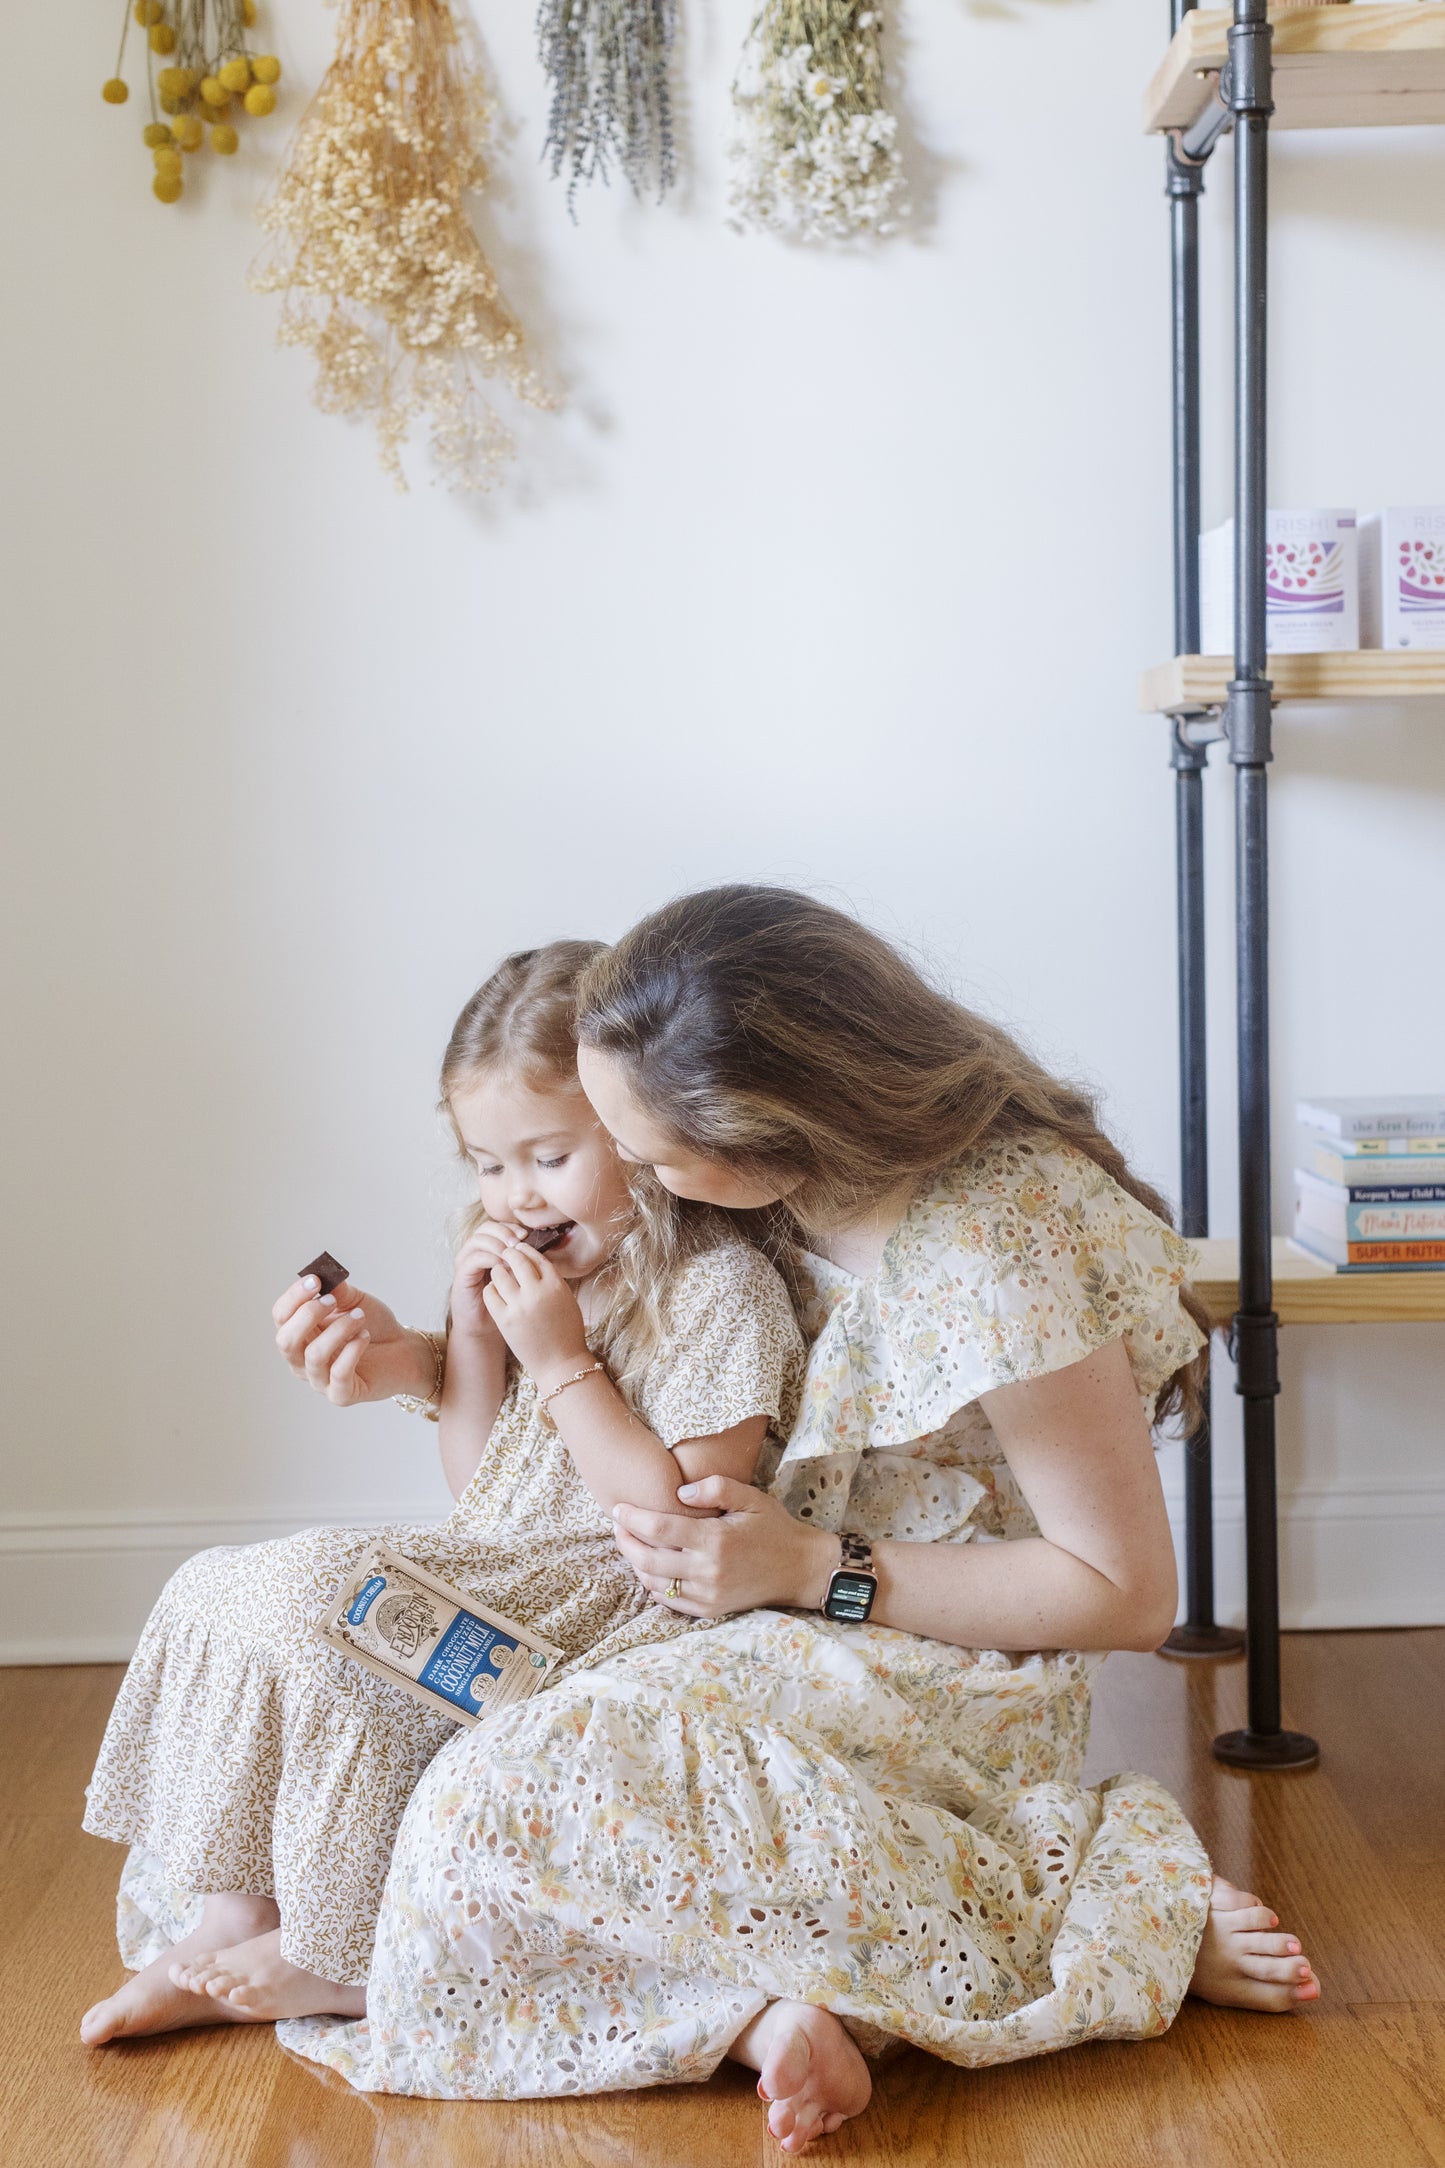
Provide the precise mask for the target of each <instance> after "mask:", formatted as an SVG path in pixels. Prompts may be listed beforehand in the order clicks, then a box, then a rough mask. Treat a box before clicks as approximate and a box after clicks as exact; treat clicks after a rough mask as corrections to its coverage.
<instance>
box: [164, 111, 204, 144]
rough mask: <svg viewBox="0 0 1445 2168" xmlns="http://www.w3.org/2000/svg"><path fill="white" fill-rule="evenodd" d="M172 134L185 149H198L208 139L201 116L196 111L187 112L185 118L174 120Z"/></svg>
mask: <svg viewBox="0 0 1445 2168" xmlns="http://www.w3.org/2000/svg"><path fill="white" fill-rule="evenodd" d="M171 134H172V135H173V136H174V137H175V139H176V141H177V143H179V144H180V146H181V149H182V150H183V151H198V150H199V149H200V147H201V145H202V143H204V141H205V139H206V132H205V130H204V128H202V126H201V122H200V116H199V115H198V114H196V113H187V114H186V115H185V116H184V118H183V119H181V120H174V121H172V122H171Z"/></svg>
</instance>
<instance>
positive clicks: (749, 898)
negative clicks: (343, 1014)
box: [577, 885, 1208, 1427]
mask: <svg viewBox="0 0 1445 2168" xmlns="http://www.w3.org/2000/svg"><path fill="white" fill-rule="evenodd" d="M577 1030H578V1035H579V1037H580V1039H581V1041H582V1043H583V1044H584V1045H586V1046H593V1047H596V1048H598V1049H599V1050H600V1051H602V1052H605V1053H609V1054H613V1055H616V1056H618V1057H619V1058H620V1059H621V1060H623V1061H624V1062H625V1063H626V1064H627V1067H628V1070H629V1072H630V1081H631V1085H632V1088H633V1090H634V1091H635V1092H636V1094H637V1096H638V1098H639V1100H640V1101H641V1103H642V1105H643V1106H645V1107H646V1109H647V1111H648V1113H649V1114H651V1115H653V1116H654V1117H655V1118H656V1120H657V1121H658V1122H659V1123H660V1125H661V1126H662V1127H663V1129H664V1130H665V1131H666V1132H667V1133H668V1134H669V1135H670V1136H672V1137H674V1138H676V1140H677V1141H678V1142H679V1143H680V1144H682V1145H685V1146H686V1147H687V1149H688V1150H690V1151H693V1152H697V1153H699V1154H701V1155H702V1156H703V1157H705V1158H712V1159H719V1160H724V1161H726V1162H727V1164H728V1165H729V1166H731V1167H734V1168H736V1169H737V1170H738V1172H739V1173H741V1174H744V1175H747V1176H749V1177H752V1178H754V1179H756V1180H758V1181H760V1182H762V1183H764V1184H767V1185H771V1184H772V1183H774V1182H777V1184H778V1185H779V1187H784V1186H786V1185H787V1184H790V1183H796V1185H797V1186H796V1187H794V1188H790V1189H789V1190H788V1195H787V1198H786V1201H785V1204H784V1205H783V1206H779V1207H774V1208H772V1209H771V1210H770V1211H768V1212H766V1213H763V1214H757V1215H747V1217H751V1218H755V1219H756V1220H757V1221H758V1222H759V1225H758V1228H757V1234H758V1238H759V1239H760V1241H761V1242H762V1244H763V1246H764V1247H765V1248H766V1249H767V1250H768V1251H769V1252H770V1254H771V1255H773V1257H774V1258H775V1260H776V1261H777V1262H778V1264H779V1265H780V1266H782V1267H783V1269H784V1271H785V1272H786V1270H787V1250H788V1248H789V1247H790V1246H791V1244H792V1243H793V1242H794V1241H796V1239H797V1236H798V1234H799V1233H800V1232H805V1231H806V1229H807V1228H808V1227H809V1226H810V1225H813V1226H819V1225H827V1224H830V1223H836V1222H838V1221H842V1220H847V1219H849V1218H852V1217H854V1216H856V1215H858V1214H860V1213H861V1212H864V1211H866V1210H867V1208H868V1207H869V1206H870V1205H871V1204H874V1203H877V1202H878V1201H879V1200H880V1199H881V1198H883V1197H885V1196H887V1195H888V1194H889V1192H890V1191H892V1190H894V1189H896V1188H897V1187H898V1186H899V1185H900V1184H901V1183H902V1182H904V1181H905V1180H920V1181H921V1180H922V1178H923V1177H924V1176H925V1175H928V1174H931V1173H934V1172H936V1171H937V1170H938V1169H939V1168H941V1167H945V1166H948V1165H949V1164H951V1163H952V1162H953V1161H954V1160H957V1159H961V1158H963V1157H964V1156H965V1155H966V1154H967V1153H970V1152H976V1151H980V1150H983V1149H986V1148H987V1147H988V1146H990V1145H995V1144H1003V1143H1007V1142H1010V1141H1011V1140H1013V1139H1016V1138H1019V1139H1021V1138H1028V1137H1037V1136H1038V1135H1040V1134H1041V1133H1042V1134H1047V1135H1050V1136H1053V1137H1057V1138H1058V1139H1060V1141H1061V1142H1063V1143H1065V1144H1070V1145H1073V1146H1074V1147H1075V1148H1076V1150H1078V1151H1080V1152H1082V1153H1083V1154H1084V1155H1085V1156H1086V1157H1087V1158H1089V1159H1092V1160H1093V1161H1094V1162H1095V1164H1096V1165H1098V1166H1100V1167H1102V1168H1103V1170H1104V1172H1105V1173H1106V1174H1108V1175H1110V1176H1112V1178H1113V1179H1114V1180H1115V1181H1116V1182H1117V1183H1118V1184H1119V1186H1120V1188H1121V1189H1124V1190H1127V1191H1128V1193H1129V1195H1130V1196H1131V1197H1134V1198H1137V1200H1138V1202H1139V1203H1140V1204H1142V1205H1143V1206H1144V1207H1145V1208H1146V1210H1148V1211H1150V1212H1153V1213H1155V1214H1156V1215H1157V1216H1158V1218H1160V1219H1161V1220H1164V1221H1165V1222H1166V1224H1171V1222H1170V1214H1169V1208H1168V1206H1167V1205H1166V1203H1165V1202H1164V1199H1163V1198H1162V1197H1161V1196H1160V1195H1159V1194H1158V1192H1157V1191H1156V1190H1154V1189H1151V1188H1150V1187H1149V1185H1148V1183H1146V1182H1143V1181H1141V1180H1140V1178H1139V1177H1138V1175H1136V1174H1134V1173H1133V1172H1132V1171H1131V1169H1130V1168H1129V1167H1128V1165H1127V1164H1126V1162H1125V1160H1124V1157H1123V1155H1122V1153H1121V1152H1120V1151H1119V1149H1118V1147H1117V1146H1116V1145H1115V1144H1113V1143H1112V1142H1111V1140H1110V1139H1109V1138H1108V1137H1107V1136H1106V1135H1105V1134H1104V1132H1103V1130H1102V1129H1101V1128H1100V1127H1099V1120H1098V1115H1097V1113H1096V1111H1095V1107H1094V1102H1093V1100H1092V1099H1091V1098H1090V1096H1089V1095H1088V1093H1087V1092H1084V1091H1082V1090H1080V1089H1079V1087H1078V1086H1076V1085H1073V1084H1066V1083H1063V1082H1061V1081H1060V1080H1059V1079H1058V1078H1057V1077H1053V1076H1050V1075H1049V1073H1048V1071H1047V1070H1046V1069H1044V1068H1042V1067H1041V1066H1040V1065H1039V1063H1038V1062H1036V1061H1035V1060H1034V1059H1033V1057H1032V1056H1031V1055H1029V1054H1026V1053H1025V1052H1024V1050H1023V1048H1022V1047H1021V1046H1019V1045H1018V1043H1017V1042H1016V1041H1015V1040H1013V1039H1011V1038H1010V1037H1009V1035H1008V1033H1007V1032H1006V1031H1003V1030H1001V1029H1000V1028H999V1026H998V1025H997V1024H991V1023H989V1022H987V1021H986V1020H985V1019H984V1018H983V1017H981V1016H975V1015H974V1014H973V1012H972V1011H971V1010H969V1009H965V1008H963V1007H962V1006H961V1005H960V1004H959V1003H958V1002H956V1001H953V1000H950V999H949V998H948V996H947V995H945V994H942V993H939V992H938V991H937V990H936V989H935V988H934V987H932V986H930V985H928V983H927V982H926V981H925V980H924V979H923V978H922V977H921V976H920V975H919V973H918V972H917V971H916V970H915V969H914V967H913V965H912V964H911V963H909V962H908V961H907V959H906V958H905V957H903V956H901V955H900V954H899V953H898V951H897V950H896V949H894V948H892V947H891V946H890V945H889V943H888V942H886V941H885V940H884V939H883V938H882V936H881V935H879V934H876V933H872V932H870V931H869V929H868V928H867V927H866V926H863V925H860V924H859V922H858V921H857V920H856V919H854V918H850V917H849V916H848V915H847V914H846V913H845V912H843V911H837V910H834V909H832V908H831V907H830V906H829V905H827V904H825V903H819V902H817V901H816V900H815V899H814V898H813V897H811V896H804V895H800V894H798V893H797V892H796V891H794V890H792V889H786V888H762V887H751V886H741V885H739V886H734V887H727V888H714V889H706V890H703V891H702V892H701V893H699V894H697V895H692V896H683V897H680V898H679V899H678V900H677V901H676V902H675V903H670V904H668V905H666V906H665V907H664V908H663V909H662V910H660V911H655V912H653V914H652V915H651V917H649V918H645V919H643V920H642V922H641V923H640V924H639V925H637V926H634V927H633V929H632V931H631V932H630V933H628V934H626V935H625V936H624V937H623V939H622V940H621V941H619V942H618V943H617V945H616V947H615V948H611V949H607V950H605V951H602V952H601V953H599V954H598V955H596V956H595V957H594V958H593V960H592V961H591V963H590V964H589V966H588V968H587V971H586V974H585V976H584V978H583V981H582V987H581V993H580V997H579V1003H578V1015H577ZM800 1177H801V1179H799V1178H800ZM1183 1300H1184V1304H1185V1307H1186V1309H1187V1310H1188V1311H1189V1314H1190V1315H1191V1316H1192V1317H1193V1318H1194V1319H1195V1320H1196V1322H1198V1323H1199V1324H1200V1325H1201V1326H1202V1327H1204V1329H1205V1331H1206V1333H1207V1330H1208V1322H1207V1318H1206V1316H1205V1312H1204V1310H1203V1308H1202V1306H1201V1305H1200V1304H1199V1303H1198V1301H1197V1300H1196V1298H1195V1297H1194V1295H1193V1293H1192V1291H1190V1290H1189V1289H1185V1290H1184V1293H1183ZM1202 1378H1203V1358H1202V1357H1200V1358H1196V1360H1195V1361H1194V1362H1192V1363H1190V1364H1188V1365H1187V1366H1186V1367H1185V1368H1184V1369H1182V1370H1179V1371H1177V1372H1176V1373H1175V1375H1174V1377H1173V1378H1171V1379H1170V1381H1169V1383H1168V1385H1167V1386H1166V1388H1165V1390H1164V1391H1163V1393H1161V1395H1160V1397H1159V1404H1158V1412H1159V1415H1160V1416H1161V1417H1164V1416H1167V1415H1170V1414H1172V1413H1174V1412H1175V1411H1176V1410H1177V1411H1179V1412H1180V1413H1182V1415H1183V1416H1184V1419H1185V1421H1186V1424H1188V1425H1190V1426H1191V1427H1192V1425H1193V1423H1194V1422H1195V1421H1196V1420H1197V1419H1198V1415H1199V1412H1200V1385H1201V1383H1202Z"/></svg>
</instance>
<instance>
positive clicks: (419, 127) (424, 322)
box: [251, 0, 553, 489]
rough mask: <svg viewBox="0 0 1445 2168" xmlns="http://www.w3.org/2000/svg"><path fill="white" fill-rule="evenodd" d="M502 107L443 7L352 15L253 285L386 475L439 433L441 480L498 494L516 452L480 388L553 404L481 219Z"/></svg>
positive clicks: (416, 0)
mask: <svg viewBox="0 0 1445 2168" xmlns="http://www.w3.org/2000/svg"><path fill="white" fill-rule="evenodd" d="M493 111H494V109H493V106H492V102H491V100H490V99H489V98H488V96H487V93H486V90H485V87H484V85H483V82H482V78H481V74H480V70H479V66H478V63H477V61H476V59H475V57H474V55H473V54H472V53H471V52H470V51H468V50H466V49H464V47H463V43H462V37H461V33H460V31H459V29H458V25H457V22H456V19H455V18H454V16H453V15H452V12H451V10H450V8H449V7H448V6H447V5H446V0H343V5H342V8H341V27H340V36H339V39H338V42H337V53H336V58H335V60H334V62H333V63H332V65H331V67H330V68H329V69H328V71H327V73H326V76H325V78H324V79H323V81H322V84H321V87H320V89H319V90H318V91H317V93H316V96H315V97H314V98H313V100H312V102H311V104H310V106H309V107H308V109H307V111H306V113H305V115H304V116H303V118H302V121H301V125H300V127H299V128H298V130H297V132H296V137H295V141H294V142H293V144H292V146H291V150H290V154H289V156H288V158H287V161H286V164H285V166H284V167H283V169H282V172H281V174H280V177H279V179H278V181H277V183H276V187H275V189H274V190H273V192H272V194H271V196H270V198H269V199H268V201H267V202H266V204H265V205H264V206H263V208H262V212H261V224H262V226H263V227H265V228H266V229H267V230H268V231H269V232H270V233H271V234H272V235H274V237H275V239H274V243H273V245H272V248H271V250H270V252H269V253H268V255H267V256H265V257H264V258H263V259H262V261H261V262H260V263H259V264H258V265H257V266H256V268H255V269H254V270H253V272H252V275H251V285H252V287H253V289H254V290H255V291H256V292H258V293H278V294H280V295H282V297H283V301H284V308H283V313H282V319H281V327H280V334H279V336H280V338H281V341H282V343H283V345H291V346H306V347H309V348H310V349H311V351H312V353H313V354H314V355H315V357H316V364H317V381H316V400H317V403H318V405H320V406H321V407H322V408H323V409H324V410H325V411H326V412H327V413H331V414H347V415H363V416H367V417H369V418H370V419H371V420H372V421H373V422H374V423H375V426H376V431H377V437H378V441H379V444H380V449H381V460H382V465H383V467H384V468H385V469H386V471H387V472H388V473H389V474H390V475H391V476H392V477H393V478H394V480H395V481H396V483H397V486H398V487H399V488H401V489H405V487H406V477H405V474H404V473H403V470H402V463H401V449H402V446H403V444H404V443H405V442H406V440H407V437H408V435H409V434H410V432H411V429H412V426H413V424H414V423H420V424H422V425H423V426H424V427H425V428H426V429H427V430H428V432H429V435H430V441H431V447H432V452H433V454H434V457H435V459H436V462H437V466H438V469H439V470H440V472H441V474H442V475H443V476H444V477H445V478H446V479H447V480H448V481H449V482H451V483H452V484H453V486H454V487H457V488H462V489H485V488H487V487H489V486H490V485H491V484H492V483H493V482H494V481H495V480H496V479H497V476H498V474H499V472H500V471H501V469H502V468H503V467H504V466H505V465H506V463H507V461H508V459H509V458H510V457H511V455H512V452H513V449H514V447H513V442H512V437H511V433H510V431H509V430H508V429H507V427H506V425H505V424H504V422H503V421H502V420H501V419H500V417H499V416H498V415H497V414H496V412H495V411H494V410H493V408H492V406H491V404H490V403H489V401H488V399H487V398H486V397H485V396H484V394H483V391H482V388H481V387H482V382H483V380H484V379H488V378H491V379H497V378H500V379H501V380H502V382H504V383H505V384H506V385H507V386H508V387H509V389H510V390H511V391H512V392H513V393H514V394H515V395H516V397H517V398H518V399H521V400H523V401H525V402H526V403H527V404H528V405H529V406H535V407H547V406H550V405H551V404H552V403H553V402H552V400H551V398H550V397H549V395H548V393H547V391H546V390H545V388H544V386H543V385H542V382H541V380H540V378H539V377H538V375H537V373H536V371H535V370H534V369H533V367H532V365H531V362H530V359H529V357H528V354H527V350H526V343H525V339H524V337H523V333H522V327H521V325H520V324H519V323H518V321H517V319H516V317H515V316H514V315H513V313H512V311H511V309H510V308H509V306H508V304H507V302H506V299H505V297H504V296H503V294H502V293H501V291H500V288H499V287H498V284H497V276H496V273H495V271H494V270H493V269H492V266H491V265H490V263H488V261H487V258H486V256H485V254H484V253H483V250H482V247H481V244H480V242H479V241H478V239H477V237H476V234H475V233H474V232H473V230H472V226H471V221H470V220H469V218H468V216H467V210H466V198H467V197H468V196H469V195H472V194H475V193H477V192H478V191H480V190H481V189H482V188H483V187H484V186H485V185H486V182H487V178H488V166H487V160H486V147H487V144H488V140H489V137H490V133H491V124H492V118H493Z"/></svg>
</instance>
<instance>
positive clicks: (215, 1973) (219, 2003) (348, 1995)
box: [171, 1927, 366, 2025]
mask: <svg viewBox="0 0 1445 2168" xmlns="http://www.w3.org/2000/svg"><path fill="white" fill-rule="evenodd" d="M171 1979H172V1981H173V1983H174V1984H175V1986H176V1987H177V1988H179V1989H181V1990H183V1991H188V1992H189V1993H190V1994H191V1995H193V1996H201V1997H208V1998H210V2002H211V2008H212V2009H213V2010H214V2009H218V2008H219V2009H220V2010H223V2011H224V2012H225V2013H226V2014H227V2016H229V2017H233V2018H240V2019H242V2020H244V2021H248V2022H249V2023H251V2024H261V2025H269V2024H274V2023H275V2021H276V2019H277V2018H283V2017H365V2015H366V1989H365V1988H364V1987H338V1986H337V1985H336V1983H335V1981H334V1980H323V1979H322V1978H321V1977H320V1976H319V1974H317V1973H314V1972H303V1971H302V1969H301V1967H300V1966H299V1965H293V1964H290V1963H289V1962H288V1961H287V1959H286V1958H284V1957H283V1956H282V1955H281V1930H280V1928H279V1927H273V1928H271V1930H270V1931H269V1933H267V1934H264V1935H255V1936H253V1937H252V1939H251V1940H250V1941H249V1942H238V1943H237V1944H236V1945H235V1946H234V1947H233V1948H232V1949H229V1950H215V1949H212V1950H206V1951H198V1952H197V1953H196V1954H195V1955H194V1956H187V1957H185V1958H182V1959H181V1960H180V1961H179V1962H178V1963H174V1964H172V1966H171Z"/></svg>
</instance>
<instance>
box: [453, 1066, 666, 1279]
mask: <svg viewBox="0 0 1445 2168" xmlns="http://www.w3.org/2000/svg"><path fill="white" fill-rule="evenodd" d="M451 1115H452V1120H453V1121H454V1122H455V1124H456V1127H457V1132H458V1134H459V1135H460V1137H461V1139H462V1143H463V1146H464V1148H465V1151H466V1154H467V1157H468V1159H470V1161H471V1163H472V1165H473V1166H474V1167H475V1168H476V1170H477V1192H478V1195H479V1197H480V1198H481V1202H482V1208H483V1210H484V1211H485V1212H486V1214H487V1217H488V1218H489V1219H494V1220H501V1221H504V1222H508V1223H510V1224H511V1225H513V1226H517V1227H565V1228H566V1230H567V1232H566V1235H565V1236H564V1238H563V1240H562V1241H560V1242H558V1243H556V1244H554V1245H553V1247H552V1248H551V1249H549V1250H548V1252H547V1255H548V1257H549V1258H550V1259H551V1261H552V1263H553V1264H554V1265H555V1266H556V1267H557V1270H558V1271H559V1272H560V1273H561V1274H562V1277H563V1278H564V1279H566V1280H583V1279H586V1278H587V1277H588V1275H589V1274H590V1273H593V1272H595V1271H596V1270H597V1269H598V1267H599V1266H600V1265H603V1264H605V1263H606V1262H607V1259H608V1258H609V1257H610V1256H611V1254H612V1252H613V1250H614V1249H615V1248H616V1247H617V1242H618V1238H619V1236H620V1235H621V1233H622V1231H623V1229H624V1227H625V1226H626V1224H627V1222H628V1220H629V1219H630V1218H631V1216H632V1210H633V1206H632V1196H631V1192H630V1191H629V1189H628V1187H627V1177H626V1175H625V1174H624V1173H623V1171H622V1167H621V1165H620V1163H619V1161H618V1158H617V1154H616V1153H615V1152H614V1151H613V1149H612V1142H611V1139H610V1138H609V1136H608V1134H607V1132H606V1130H605V1129H604V1128H603V1127H602V1124H601V1123H600V1122H599V1121H598V1119H597V1116H596V1115H595V1114H594V1113H593V1111H592V1108H591V1107H590V1106H589V1105H588V1103H587V1099H586V1097H585V1095H584V1094H583V1092H582V1090H581V1088H580V1086H578V1085H572V1086H571V1087H570V1088H569V1087H567V1086H565V1085H560V1086H551V1087H543V1088H541V1089H539V1088H538V1087H536V1086H535V1085H530V1084H526V1083H524V1082H522V1080H521V1079H520V1078H517V1077H510V1076H508V1075H507V1074H506V1073H505V1071H493V1070H487V1071H484V1072H483V1073H482V1074H480V1075H479V1076H477V1077H475V1078H473V1080H472V1081H471V1082H470V1083H468V1084H464V1085H461V1086H460V1087H459V1088H458V1089H457V1090H455V1091H454V1092H453V1093H452V1095H451Z"/></svg>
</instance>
